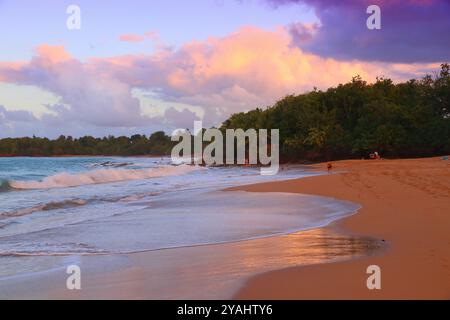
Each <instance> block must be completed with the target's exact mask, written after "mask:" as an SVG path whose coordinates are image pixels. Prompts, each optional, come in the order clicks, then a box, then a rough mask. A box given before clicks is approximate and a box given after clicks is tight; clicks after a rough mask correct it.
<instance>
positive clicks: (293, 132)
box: [222, 64, 450, 161]
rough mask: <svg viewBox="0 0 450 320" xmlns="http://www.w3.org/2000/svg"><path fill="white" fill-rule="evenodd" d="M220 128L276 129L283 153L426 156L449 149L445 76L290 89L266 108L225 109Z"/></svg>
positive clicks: (449, 81)
mask: <svg viewBox="0 0 450 320" xmlns="http://www.w3.org/2000/svg"><path fill="white" fill-rule="evenodd" d="M222 128H223V129H228V128H230V129H237V128H242V129H244V130H245V129H248V128H255V129H260V128H273V129H279V130H280V155H281V157H282V160H284V161H288V160H299V159H306V160H312V161H318V160H333V159H345V158H362V157H367V156H368V155H369V154H370V153H372V152H375V151H377V152H379V153H380V154H381V155H382V156H384V157H425V156H437V155H444V154H449V153H450V75H449V65H448V64H442V65H441V70H440V71H439V72H438V73H437V74H436V75H435V76H434V77H432V76H430V75H427V76H425V77H424V78H422V79H413V80H409V81H407V82H404V83H398V84H394V83H393V81H392V80H391V79H387V78H377V80H376V82H375V83H372V84H369V83H367V82H366V81H364V80H363V79H361V77H359V76H356V77H354V78H353V79H352V80H351V81H350V82H348V83H346V84H340V85H338V86H337V87H334V88H329V89H328V90H326V91H320V90H317V89H315V90H314V91H312V92H309V93H306V94H300V95H289V96H287V97H285V98H283V99H281V100H280V101H278V102H277V103H276V104H275V105H274V106H271V107H268V108H266V109H265V110H263V109H260V108H257V109H255V110H252V111H249V112H245V113H237V114H234V115H232V116H231V117H230V118H229V119H228V120H226V121H225V122H224V123H223V126H222Z"/></svg>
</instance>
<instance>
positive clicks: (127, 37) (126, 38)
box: [119, 34, 145, 42]
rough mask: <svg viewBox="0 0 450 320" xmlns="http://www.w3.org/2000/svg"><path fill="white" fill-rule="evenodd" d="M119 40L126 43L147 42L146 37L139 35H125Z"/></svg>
mask: <svg viewBox="0 0 450 320" xmlns="http://www.w3.org/2000/svg"><path fill="white" fill-rule="evenodd" d="M119 40H120V41H124V42H142V41H144V40H145V37H144V36H141V35H138V34H123V35H121V36H119Z"/></svg>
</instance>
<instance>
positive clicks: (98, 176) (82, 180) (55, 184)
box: [9, 165, 195, 189]
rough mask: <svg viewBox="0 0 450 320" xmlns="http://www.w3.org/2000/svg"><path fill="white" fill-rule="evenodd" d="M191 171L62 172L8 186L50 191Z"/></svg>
mask: <svg viewBox="0 0 450 320" xmlns="http://www.w3.org/2000/svg"><path fill="white" fill-rule="evenodd" d="M193 170H195V167H193V166H188V165H181V166H171V167H160V168H152V169H101V170H93V171H88V172H84V173H78V174H70V173H67V172H62V173H58V174H56V175H53V176H49V177H46V178H44V179H43V180H42V181H10V182H9V185H10V186H11V187H12V188H14V189H52V188H64V187H76V186H82V185H89V184H100V183H109V182H119V181H128V180H142V179H150V178H157V177H165V176H173V175H182V174H186V173H189V172H191V171H193Z"/></svg>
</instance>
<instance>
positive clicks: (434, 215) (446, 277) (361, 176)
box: [235, 158, 450, 299]
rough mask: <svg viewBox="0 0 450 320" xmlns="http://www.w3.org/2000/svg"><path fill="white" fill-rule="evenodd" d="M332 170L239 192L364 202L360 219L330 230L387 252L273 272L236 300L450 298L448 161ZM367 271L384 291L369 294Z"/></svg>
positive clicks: (354, 164)
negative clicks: (375, 273)
mask: <svg viewBox="0 0 450 320" xmlns="http://www.w3.org/2000/svg"><path fill="white" fill-rule="evenodd" d="M333 165H334V170H333V171H334V172H333V173H334V174H329V175H325V176H317V177H310V178H305V179H299V180H291V181H282V182H274V183H264V184H258V185H251V186H246V187H243V188H238V189H239V190H246V191H251V192H273V191H275V190H276V191H277V192H294V193H303V194H315V195H322V196H327V197H334V198H337V199H342V200H348V201H352V202H355V203H359V204H361V205H362V209H360V210H359V212H358V214H356V215H353V216H351V217H348V218H345V219H343V220H340V221H339V222H337V223H335V224H333V225H330V226H329V227H328V228H332V229H334V230H340V231H341V232H344V233H348V234H352V235H355V236H358V235H359V236H372V237H375V238H378V239H381V240H384V241H386V243H387V244H388V249H387V250H386V251H385V252H383V253H382V254H380V255H376V256H370V257H366V258H361V259H352V260H349V261H344V262H337V263H328V264H316V265H310V266H301V267H291V268H286V269H283V270H279V271H273V272H268V273H265V274H262V275H259V276H256V277H254V278H252V279H251V280H250V281H249V282H247V284H246V285H245V286H244V287H243V288H242V289H241V290H240V291H239V293H238V294H237V295H236V296H235V298H236V299H450V215H449V212H450V162H449V161H444V160H442V159H440V158H429V159H411V160H380V161H371V160H360V161H359V160H352V161H340V162H335V163H334V164H333ZM325 166H326V164H319V165H313V166H311V168H312V169H319V170H323V169H324V168H325ZM369 265H378V266H380V268H381V285H382V288H381V290H368V289H367V286H366V280H367V277H368V275H367V274H366V269H367V267H368V266H369Z"/></svg>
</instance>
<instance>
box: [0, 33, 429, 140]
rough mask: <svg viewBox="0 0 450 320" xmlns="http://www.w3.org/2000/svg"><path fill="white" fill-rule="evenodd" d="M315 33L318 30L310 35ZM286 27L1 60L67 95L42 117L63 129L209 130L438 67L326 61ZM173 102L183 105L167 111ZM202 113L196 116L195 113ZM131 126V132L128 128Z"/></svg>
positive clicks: (14, 75)
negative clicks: (296, 101)
mask: <svg viewBox="0 0 450 320" xmlns="http://www.w3.org/2000/svg"><path fill="white" fill-rule="evenodd" d="M308 31H314V26H309V27H307V28H306V29H305V30H304V32H306V33H307V32H308ZM292 41H293V38H292V36H291V33H290V32H289V31H288V30H286V29H285V28H282V27H280V28H278V29H276V30H270V31H267V30H262V29H259V28H256V27H243V28H241V29H239V30H237V31H236V32H234V33H232V34H230V35H228V36H225V37H222V38H214V37H211V38H208V39H207V40H205V41H195V42H191V43H187V44H185V45H183V46H181V47H180V48H179V49H177V50H169V49H167V48H166V49H164V50H157V51H156V53H154V54H148V55H126V56H116V57H111V58H92V59H89V60H87V61H80V60H78V59H76V58H74V57H72V56H71V55H70V54H69V53H68V52H66V50H65V49H64V48H63V47H61V46H49V45H43V46H40V47H39V48H38V49H37V51H36V56H35V57H34V58H32V59H31V60H30V61H25V62H12V63H10V62H0V81H2V82H7V83H14V84H18V85H32V86H36V87H39V88H41V89H44V90H46V91H49V92H51V93H53V94H55V95H56V96H58V97H60V99H61V101H60V104H57V105H53V106H47V108H48V110H49V111H50V112H51V114H50V115H45V116H43V117H42V119H41V120H40V121H41V122H42V121H44V122H45V123H52V124H54V125H56V124H57V125H59V126H64V124H71V125H73V126H81V127H82V126H83V125H89V126H95V127H100V128H107V129H109V130H111V128H113V127H114V128H128V129H129V130H130V131H131V130H133V128H140V127H148V126H153V127H154V126H155V125H156V126H157V125H159V126H160V128H161V129H166V130H170V129H173V128H178V127H186V126H188V124H189V123H190V122H192V121H193V120H195V119H198V118H199V116H198V115H199V114H202V115H204V116H203V122H204V124H205V125H207V126H211V125H217V124H219V123H220V122H221V121H223V120H224V119H226V118H227V117H228V116H229V115H230V114H232V113H235V112H240V111H246V110H250V109H253V108H256V107H264V106H267V105H271V104H273V103H274V102H275V101H276V100H277V99H280V98H282V97H283V96H285V95H287V94H295V93H301V92H305V91H310V90H313V88H315V87H317V88H319V89H325V88H328V87H330V86H334V85H337V84H339V83H343V82H347V81H349V80H350V79H351V78H352V77H353V76H355V75H361V76H362V77H363V78H364V79H367V80H369V81H373V80H374V79H375V77H376V76H389V77H392V78H393V79H394V80H404V79H408V78H411V77H418V76H422V75H423V74H424V72H429V71H430V68H436V67H437V65H435V64H413V65H405V64H388V63H369V62H363V61H359V60H349V61H342V60H337V59H333V58H324V57H321V56H320V55H316V54H313V53H310V52H306V51H304V50H302V49H301V48H300V47H298V46H293V45H292ZM135 90H144V91H148V92H152V93H153V97H154V98H155V99H156V100H160V101H161V102H163V103H162V104H164V105H166V106H165V107H162V106H158V104H157V103H156V104H155V105H154V106H153V108H155V109H157V108H161V110H160V112H155V113H154V114H156V115H155V116H151V115H149V114H151V113H152V112H150V113H149V112H148V110H146V112H144V110H143V106H142V101H141V100H140V99H139V98H138V97H136V96H135V95H133V91H135ZM171 103H173V104H174V105H178V106H186V107H181V108H179V107H177V108H170V107H169V108H168V107H167V105H169V106H170V104H171ZM198 109H201V110H202V112H200V113H199V112H196V113H194V112H193V110H198ZM128 129H127V130H128Z"/></svg>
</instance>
